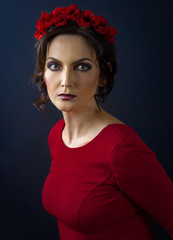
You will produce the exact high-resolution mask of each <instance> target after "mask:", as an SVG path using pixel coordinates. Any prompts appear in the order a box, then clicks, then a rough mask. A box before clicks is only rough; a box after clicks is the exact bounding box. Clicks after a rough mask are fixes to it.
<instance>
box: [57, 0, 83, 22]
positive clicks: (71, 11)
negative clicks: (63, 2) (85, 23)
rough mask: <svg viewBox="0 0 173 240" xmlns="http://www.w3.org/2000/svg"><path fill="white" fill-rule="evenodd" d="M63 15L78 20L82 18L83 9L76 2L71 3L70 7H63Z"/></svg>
mask: <svg viewBox="0 0 173 240" xmlns="http://www.w3.org/2000/svg"><path fill="white" fill-rule="evenodd" d="M61 12H62V15H63V16H65V17H67V18H68V19H70V20H72V21H76V19H78V18H80V14H81V11H80V10H79V9H77V7H76V5H75V4H71V6H70V7H68V8H67V7H64V8H62V11H61Z"/></svg>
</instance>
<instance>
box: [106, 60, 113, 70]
mask: <svg viewBox="0 0 173 240" xmlns="http://www.w3.org/2000/svg"><path fill="white" fill-rule="evenodd" d="M107 64H108V68H109V69H110V71H111V72H112V64H111V63H110V62H108V63H107Z"/></svg>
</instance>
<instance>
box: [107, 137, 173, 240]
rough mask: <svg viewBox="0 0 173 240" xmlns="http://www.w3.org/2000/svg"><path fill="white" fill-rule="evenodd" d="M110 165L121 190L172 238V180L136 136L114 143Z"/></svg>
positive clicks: (153, 154)
mask: <svg viewBox="0 0 173 240" xmlns="http://www.w3.org/2000/svg"><path fill="white" fill-rule="evenodd" d="M111 165H112V168H113V172H114V175H115V177H116V181H117V184H118V186H119V188H120V190H121V191H122V192H124V193H125V194H126V195H128V196H129V197H130V198H131V199H133V200H134V201H135V202H136V203H137V204H138V205H139V206H141V207H142V208H143V209H144V210H145V211H146V212H148V213H149V214H150V215H151V216H152V217H153V218H154V219H155V220H156V221H157V222H158V223H160V225H161V226H162V227H163V228H164V229H165V230H166V231H167V232H168V234H169V235H170V236H171V239H173V184H172V182H171V180H170V178H169V177H168V175H167V174H166V172H165V170H164V169H163V167H162V166H161V164H160V163H159V161H158V160H157V159H156V155H155V153H153V152H152V151H151V150H150V149H149V148H148V147H147V146H146V145H145V144H144V143H143V142H142V140H141V139H140V138H139V139H138V138H137V141H136V143H135V141H134V139H133V141H127V140H126V141H124V142H123V143H120V144H118V145H117V146H115V147H114V149H113V151H112V157H111Z"/></svg>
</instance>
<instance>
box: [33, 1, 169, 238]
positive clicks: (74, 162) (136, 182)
mask: <svg viewBox="0 0 173 240" xmlns="http://www.w3.org/2000/svg"><path fill="white" fill-rule="evenodd" d="M37 29H38V31H37V32H36V33H35V37H36V38H37V39H38V42H37V44H36V50H37V56H38V63H37V66H36V72H35V78H34V79H35V82H36V83H37V84H38V86H39V89H40V90H41V96H40V97H39V98H38V99H36V101H35V105H36V106H37V108H39V109H40V110H42V109H43V105H44V104H45V103H46V102H48V101H49V100H51V102H52V103H53V104H54V105H55V106H56V107H57V108H58V109H59V110H60V111H62V114H63V119H62V120H61V121H59V122H58V123H57V124H56V125H55V126H54V127H53V128H52V130H51V132H50V134H49V137H48V142H49V147H50V152H51V159H52V165H51V170H50V173H49V175H48V177H47V179H46V182H45V184H44V188H43V196H42V199H43V205H44V207H45V209H46V210H47V211H48V212H49V213H50V214H52V215H53V216H55V217H56V218H57V219H58V227H59V233H60V239H61V240H73V239H74V240H83V239H88V240H97V239H99V240H102V239H104V240H105V239H106V240H120V239H121V240H139V239H140V240H151V239H154V238H153V234H152V229H151V217H150V215H151V216H152V217H154V218H155V219H156V220H157V221H158V222H159V223H160V224H161V225H162V226H163V227H164V228H165V230H166V231H167V232H168V234H169V235H170V236H171V238H172V239H173V204H172V203H173V188H172V182H171V180H170V179H169V177H168V176H167V174H166V172H165V171H164V169H163V168H162V166H161V165H160V163H159V162H158V161H157V159H156V156H155V153H154V152H152V151H151V150H150V149H149V148H148V147H147V146H146V144H145V143H144V142H143V141H142V140H141V139H140V138H139V136H138V135H137V134H136V133H135V131H134V130H133V129H131V128H130V127H129V126H127V125H125V124H124V123H123V122H121V121H120V120H119V119H117V118H115V117H113V116H111V115H110V114H109V113H107V112H106V111H104V110H103V109H102V108H101V107H100V106H99V104H98V98H99V99H104V98H105V96H106V95H108V94H109V92H110V91H111V89H112V87H113V82H114V75H115V73H116V70H117V67H116V66H117V64H116V60H115V50H114V46H113V45H114V36H115V35H116V34H117V30H116V29H114V28H113V27H112V26H109V25H108V23H107V20H106V19H104V18H103V17H101V16H95V15H94V14H93V13H92V12H91V11H89V10H86V11H81V10H79V9H77V7H76V6H75V5H74V4H72V5H71V6H70V7H67V8H60V7H58V8H56V9H55V10H54V11H53V12H52V13H50V14H49V13H42V16H41V18H40V19H39V21H38V22H37Z"/></svg>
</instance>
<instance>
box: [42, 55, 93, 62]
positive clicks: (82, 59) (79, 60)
mask: <svg viewBox="0 0 173 240" xmlns="http://www.w3.org/2000/svg"><path fill="white" fill-rule="evenodd" d="M48 59H52V60H54V61H57V62H59V63H61V61H60V60H58V59H56V58H53V57H48V58H47V59H46V61H47V60H48ZM86 60H87V61H90V62H93V61H92V60H91V59H89V58H81V59H78V60H76V61H75V62H73V64H75V63H78V62H82V61H86Z"/></svg>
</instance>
